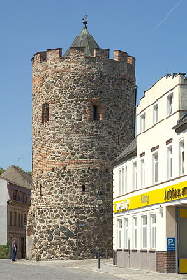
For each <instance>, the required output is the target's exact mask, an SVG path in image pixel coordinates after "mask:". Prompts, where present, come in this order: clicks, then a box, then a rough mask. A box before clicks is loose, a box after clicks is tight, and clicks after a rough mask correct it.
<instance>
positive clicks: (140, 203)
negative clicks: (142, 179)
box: [114, 181, 187, 273]
mask: <svg viewBox="0 0 187 280" xmlns="http://www.w3.org/2000/svg"><path fill="white" fill-rule="evenodd" d="M170 183H171V182H170ZM138 193H139V194H138V195H134V196H133V194H131V195H128V196H125V197H124V199H123V197H121V199H120V200H118V199H117V198H116V199H115V200H114V263H115V264H116V265H118V266H122V267H130V268H137V269H145V270H151V271H157V272H165V273H169V272H173V273H174V272H177V273H187V238H186V236H187V182H186V181H184V182H176V181H175V183H174V184H170V185H167V186H166V185H165V184H164V186H162V187H161V185H160V186H159V187H158V188H157V189H153V188H152V189H151V190H150V191H148V192H145V189H144V190H140V191H139V192H138ZM136 194H137V192H136Z"/></svg>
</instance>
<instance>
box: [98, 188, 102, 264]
mask: <svg viewBox="0 0 187 280" xmlns="http://www.w3.org/2000/svg"><path fill="white" fill-rule="evenodd" d="M102 203H103V199H102V197H101V196H100V191H99V192H98V193H97V205H98V226H99V233H98V251H97V254H98V255H97V257H98V268H100V246H101V245H100V231H101V229H100V205H101V204H102Z"/></svg>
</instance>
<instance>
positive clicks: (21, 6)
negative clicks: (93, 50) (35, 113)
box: [0, 0, 187, 171]
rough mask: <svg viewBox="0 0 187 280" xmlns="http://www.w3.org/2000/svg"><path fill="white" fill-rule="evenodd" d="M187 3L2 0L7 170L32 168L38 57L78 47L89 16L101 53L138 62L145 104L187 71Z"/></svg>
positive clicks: (0, 59)
mask: <svg viewBox="0 0 187 280" xmlns="http://www.w3.org/2000/svg"><path fill="white" fill-rule="evenodd" d="M186 11H187V1H186V0H156V1H155V0H115V1H114V0H113V1H112V0H100V1H99V0H95V1H89V0H71V1H66V0H53V1H52V0H50V1H49V0H45V1H44V0H32V1H28V0H17V1H15V0H1V2H0V26H1V27H0V30H1V32H0V37H1V44H0V96H1V99H0V119H1V137H0V166H2V167H3V168H7V167H8V166H9V165H12V164H14V165H19V166H20V167H22V168H23V169H24V170H26V171H30V170H31V153H32V152H31V100H32V96H31V92H32V85H31V58H32V56H33V55H34V54H35V53H36V52H38V51H42V50H47V49H50V48H63V50H64V52H65V50H66V49H67V48H68V47H69V46H70V45H71V43H72V42H73V40H74V38H75V36H76V35H77V34H79V33H80V31H81V30H82V27H83V25H82V21H81V19H82V17H83V16H84V15H85V14H87V15H88V30H89V32H90V33H91V34H92V35H93V37H94V38H95V40H96V41H97V43H98V44H99V46H100V47H101V48H106V49H110V50H111V56H112V53H113V50H114V49H119V50H123V51H126V52H128V53H129V55H132V56H135V58H136V80H137V85H138V100H137V102H138V103H139V98H141V96H142V95H143V93H144V91H145V90H147V89H148V88H149V87H150V86H151V85H152V84H154V83H155V82H156V81H157V80H158V79H159V78H160V77H162V76H164V75H165V74H167V73H177V72H182V73H183V72H184V73H185V72H186V71H187V54H186V51H185V50H186V49H187V36H186V26H187V12H186Z"/></svg>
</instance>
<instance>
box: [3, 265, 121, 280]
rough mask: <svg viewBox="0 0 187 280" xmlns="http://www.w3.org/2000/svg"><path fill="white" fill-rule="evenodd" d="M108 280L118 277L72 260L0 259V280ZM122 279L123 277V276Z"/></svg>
mask: <svg viewBox="0 0 187 280" xmlns="http://www.w3.org/2000/svg"><path fill="white" fill-rule="evenodd" d="M44 279H45V280H96V279H101V280H109V279H113V280H116V279H118V280H119V279H120V278H119V277H114V276H113V275H108V274H107V273H100V272H97V271H89V270H87V269H84V268H80V267H79V266H78V264H77V263H76V262H74V261H70V262H69V261H62V262H61V263H60V262H59V261H57V262H53V261H52V262H50V261H48V262H43V261H42V262H29V261H27V262H26V261H20V260H18V261H16V262H15V263H14V262H11V261H10V260H0V280H44ZM121 279H122V278H121ZM123 280H124V278H123Z"/></svg>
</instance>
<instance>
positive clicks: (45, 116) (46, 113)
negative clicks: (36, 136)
mask: <svg viewBox="0 0 187 280" xmlns="http://www.w3.org/2000/svg"><path fill="white" fill-rule="evenodd" d="M48 121H49V104H48V103H44V104H42V123H45V122H48Z"/></svg>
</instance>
